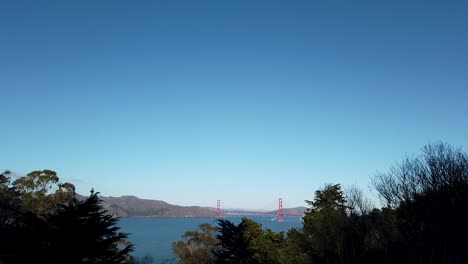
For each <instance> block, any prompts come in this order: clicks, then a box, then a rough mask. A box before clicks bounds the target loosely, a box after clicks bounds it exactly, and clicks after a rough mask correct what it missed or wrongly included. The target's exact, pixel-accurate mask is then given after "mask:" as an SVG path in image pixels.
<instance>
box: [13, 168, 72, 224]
mask: <svg viewBox="0 0 468 264" xmlns="http://www.w3.org/2000/svg"><path fill="white" fill-rule="evenodd" d="M13 186H14V187H15V188H16V190H17V191H18V192H19V193H20V195H21V200H22V203H23V207H24V209H25V210H29V211H31V212H33V213H34V214H36V215H38V216H39V217H42V218H45V217H47V215H50V214H53V213H54V210H55V209H56V208H57V206H56V205H57V204H66V203H70V202H72V201H73V200H74V199H75V186H73V184H71V183H67V182H66V183H61V182H60V180H59V177H58V176H57V173H56V172H55V171H52V170H42V171H33V172H30V173H28V174H27V175H26V176H24V177H20V178H18V179H17V180H15V181H14V182H13Z"/></svg>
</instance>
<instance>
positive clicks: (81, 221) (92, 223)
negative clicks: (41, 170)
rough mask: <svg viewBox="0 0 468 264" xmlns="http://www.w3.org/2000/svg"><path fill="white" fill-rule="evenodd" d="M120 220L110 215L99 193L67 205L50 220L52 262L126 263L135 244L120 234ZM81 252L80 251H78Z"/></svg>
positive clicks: (49, 241)
mask: <svg viewBox="0 0 468 264" xmlns="http://www.w3.org/2000/svg"><path fill="white" fill-rule="evenodd" d="M116 223H117V219H116V218H113V217H112V216H110V215H108V214H106V212H105V211H104V210H103V209H102V208H101V206H100V204H99V198H98V196H97V193H93V192H91V195H90V196H89V197H88V198H87V199H86V200H84V201H82V202H75V203H72V204H70V205H64V206H62V207H61V208H60V210H59V212H58V213H57V214H55V215H53V216H52V217H51V218H50V219H49V226H50V229H49V239H48V244H49V245H50V248H51V249H52V251H51V252H50V256H51V259H50V263H126V262H128V261H129V256H128V254H129V252H130V251H131V250H132V249H133V247H132V245H125V239H126V238H127V235H126V234H123V233H119V232H118V230H119V228H118V227H117V226H116ZM77 249H79V250H77Z"/></svg>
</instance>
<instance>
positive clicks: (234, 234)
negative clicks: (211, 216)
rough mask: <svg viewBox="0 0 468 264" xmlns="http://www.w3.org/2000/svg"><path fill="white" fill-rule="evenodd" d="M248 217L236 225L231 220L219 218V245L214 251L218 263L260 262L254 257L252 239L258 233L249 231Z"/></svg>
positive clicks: (245, 263) (244, 263) (240, 263)
mask: <svg viewBox="0 0 468 264" xmlns="http://www.w3.org/2000/svg"><path fill="white" fill-rule="evenodd" d="M249 223H250V222H248V219H247V218H242V221H241V222H240V223H239V224H238V225H235V224H234V223H232V222H230V221H229V220H225V219H219V220H218V225H219V233H218V235H217V236H216V238H217V239H218V241H219V243H218V247H217V248H216V250H215V251H214V255H215V256H216V263H238V264H250V263H259V262H258V261H257V260H256V259H255V258H254V251H253V249H252V248H251V242H252V239H253V238H254V236H255V235H256V234H254V233H252V232H248V231H247V228H248V224H249Z"/></svg>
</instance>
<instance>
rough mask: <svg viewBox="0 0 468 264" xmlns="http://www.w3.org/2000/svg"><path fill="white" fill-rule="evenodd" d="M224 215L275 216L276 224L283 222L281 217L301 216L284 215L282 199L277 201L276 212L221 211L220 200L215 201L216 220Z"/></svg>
mask: <svg viewBox="0 0 468 264" xmlns="http://www.w3.org/2000/svg"><path fill="white" fill-rule="evenodd" d="M226 214H261V215H277V216H278V222H280V223H282V222H283V221H284V218H283V216H302V214H293V213H284V212H283V198H279V199H278V211H249V210H221V200H217V201H216V218H220V217H221V215H226Z"/></svg>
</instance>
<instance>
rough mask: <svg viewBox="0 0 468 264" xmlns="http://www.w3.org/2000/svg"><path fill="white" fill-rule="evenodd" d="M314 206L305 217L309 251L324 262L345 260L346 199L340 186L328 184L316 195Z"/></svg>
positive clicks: (310, 202) (312, 204)
mask: <svg viewBox="0 0 468 264" xmlns="http://www.w3.org/2000/svg"><path fill="white" fill-rule="evenodd" d="M306 202H307V203H308V204H309V205H310V206H311V207H310V208H309V209H308V210H307V211H306V213H305V215H304V218H303V219H304V227H303V231H304V234H305V236H306V239H307V240H308V241H309V244H310V247H311V248H310V249H309V252H311V253H312V254H314V255H315V258H316V259H320V260H323V261H325V262H332V263H343V262H344V261H345V257H346V256H345V255H346V253H347V252H346V249H345V233H344V228H345V225H346V221H347V219H346V209H347V206H346V199H345V197H344V194H343V191H342V190H341V186H340V184H326V185H325V187H324V188H323V189H321V190H317V191H316V192H315V198H314V200H313V201H306Z"/></svg>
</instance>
